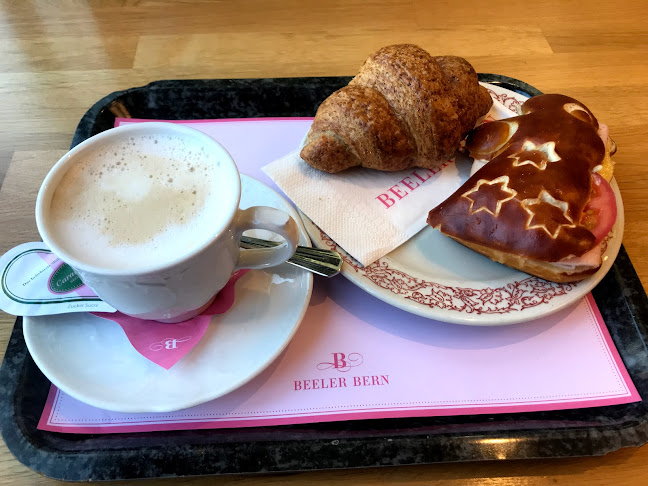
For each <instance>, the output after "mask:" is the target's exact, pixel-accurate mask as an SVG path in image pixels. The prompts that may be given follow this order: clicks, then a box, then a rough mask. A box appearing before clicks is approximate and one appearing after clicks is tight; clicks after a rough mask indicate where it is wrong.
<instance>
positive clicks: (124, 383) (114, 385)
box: [23, 175, 313, 413]
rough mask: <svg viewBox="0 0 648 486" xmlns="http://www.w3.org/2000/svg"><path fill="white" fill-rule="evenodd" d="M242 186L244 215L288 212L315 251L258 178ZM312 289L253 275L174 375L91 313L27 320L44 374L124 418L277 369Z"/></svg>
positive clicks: (202, 397)
mask: <svg viewBox="0 0 648 486" xmlns="http://www.w3.org/2000/svg"><path fill="white" fill-rule="evenodd" d="M241 182H242V188H243V190H242V196H241V207H242V208H247V207H250V206H257V205H263V206H271V207H275V208H278V209H281V210H283V211H286V212H287V213H289V214H290V215H291V216H292V217H293V218H294V219H295V221H297V222H298V224H299V225H300V230H301V239H300V244H301V245H303V246H310V242H309V240H308V236H307V234H306V231H305V229H304V227H303V225H302V224H301V221H300V219H299V216H298V215H297V213H296V212H295V210H294V208H293V207H292V206H291V205H290V203H288V201H286V200H285V199H284V198H283V197H281V196H280V195H279V194H277V193H276V192H275V191H273V190H272V189H270V188H268V187H267V186H265V185H264V184H262V183H261V182H259V181H257V180H256V179H253V178H251V177H248V176H245V175H242V176H241ZM255 233H256V234H254V233H252V232H250V234H251V236H258V237H266V238H267V236H268V235H267V234H262V232H255ZM312 288H313V275H312V274H311V273H309V272H306V271H304V270H300V269H298V268H295V267H293V266H292V265H289V264H283V265H280V266H278V267H275V268H273V269H268V270H252V271H250V272H248V273H247V274H246V275H245V276H243V277H242V278H241V279H240V280H239V281H238V282H237V284H236V300H235V302H234V305H233V306H232V308H231V309H230V310H229V311H228V312H227V313H226V314H223V315H221V316H215V317H214V319H213V321H212V324H211V325H210V326H209V328H208V329H207V331H206V332H205V335H204V336H203V338H202V340H201V341H200V342H199V343H198V344H197V345H196V347H195V348H194V349H192V350H191V351H190V352H189V353H187V355H186V356H184V357H183V358H182V359H181V360H180V361H179V362H178V363H177V364H176V365H175V366H173V367H172V368H171V369H169V370H165V369H163V368H162V367H160V366H158V365H156V364H154V363H152V362H150V361H149V360H147V359H146V358H144V357H143V356H142V355H140V354H139V353H138V352H137V351H135V349H134V348H133V347H132V346H131V344H130V343H129V342H128V339H127V338H126V335H125V334H124V332H123V331H122V329H121V327H120V326H119V325H117V324H116V323H113V322H111V321H107V320H105V319H100V318H98V317H94V316H92V315H90V314H85V313H80V314H62V315H58V316H42V317H25V318H24V320H23V333H24V335H25V341H26V343H27V348H28V349H29V352H30V353H31V355H32V357H33V359H34V361H35V362H36V364H37V365H38V367H39V368H40V369H41V371H42V372H43V374H44V375H45V376H46V377H47V378H48V379H49V380H50V381H51V382H52V383H54V384H55V385H56V386H57V387H58V388H60V389H61V390H63V391H64V392H65V393H67V394H69V395H71V396H72V397H74V398H76V399H78V400H80V401H82V402H85V403H87V404H90V405H93V406H95V407H99V408H103V409H106V410H111V411H116V412H128V413H139V412H169V411H174V410H179V409H183V408H188V407H192V406H194V405H198V404H200V403H204V402H207V401H209V400H213V399H215V398H218V397H220V396H222V395H224V394H226V393H228V392H230V391H232V390H234V389H236V388H238V387H240V386H241V385H243V384H244V383H246V382H248V381H249V380H251V379H252V378H254V377H255V376H256V375H258V374H259V373H260V372H261V371H263V370H264V369H265V368H266V367H267V366H268V365H270V364H271V363H272V362H273V361H274V360H275V359H276V358H277V356H278V355H279V354H280V353H281V352H282V351H283V349H284V348H285V347H286V345H287V344H288V342H289V341H290V340H291V338H292V337H293V335H294V334H295V332H296V331H297V328H298V327H299V324H300V323H301V320H302V318H303V316H304V314H305V312H306V309H307V308H308V303H309V301H310V296H311V291H312ZM161 325H173V324H161Z"/></svg>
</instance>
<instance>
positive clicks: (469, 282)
mask: <svg viewBox="0 0 648 486" xmlns="http://www.w3.org/2000/svg"><path fill="white" fill-rule="evenodd" d="M487 88H488V89H489V91H491V94H492V95H493V96H494V97H495V98H497V99H498V100H499V101H500V102H501V103H503V104H504V105H505V106H506V107H507V108H509V109H511V110H512V111H516V110H517V107H519V106H520V105H521V104H522V103H523V102H524V101H525V100H526V99H527V98H526V97H525V96H523V95H521V94H519V93H516V92H513V91H510V90H507V89H504V88H502V87H499V86H490V85H487ZM462 183H463V181H460V182H458V186H459V185H461V184H462ZM611 185H612V189H613V190H614V194H615V196H616V201H617V221H616V223H615V225H614V228H613V230H612V237H611V238H610V239H609V240H608V241H607V249H606V250H605V252H604V262H603V265H602V266H601V268H600V270H599V271H598V272H597V273H596V274H594V275H593V276H591V277H589V278H587V279H585V280H583V281H581V282H578V283H575V284H557V283H553V282H547V281H546V280H543V279H540V278H538V277H532V276H530V275H527V274H525V273H522V272H519V271H517V270H514V269H512V268H509V267H506V266H504V265H500V264H499V263H496V262H494V261H492V260H490V259H488V258H486V257H485V256H482V255H480V254H479V253H476V252H474V251H472V250H469V249H468V248H466V247H464V246H462V245H460V244H459V243H457V242H455V241H454V240H452V239H451V238H448V237H446V236H444V235H442V234H441V233H439V232H438V231H436V230H434V229H432V228H430V227H426V228H424V229H423V230H421V231H420V232H419V233H418V234H417V235H416V236H414V237H413V238H411V239H410V240H409V241H407V242H406V243H404V244H403V245H401V246H400V247H398V248H396V249H395V250H394V251H392V252H391V253H389V254H388V255H386V256H384V257H382V258H380V259H379V260H377V261H376V262H374V263H372V264H371V265H368V266H366V267H362V266H361V265H360V264H359V263H358V262H357V261H355V260H354V259H353V258H352V257H351V256H349V255H348V254H347V253H346V252H345V251H344V249H342V248H340V247H338V246H337V244H336V243H335V242H334V241H332V240H331V239H330V238H329V237H328V236H327V235H326V234H325V233H323V232H322V231H321V230H320V229H319V228H318V227H317V226H316V225H315V224H313V222H312V221H311V220H310V219H309V218H308V217H307V216H306V215H304V214H303V213H300V214H301V217H302V220H303V221H304V224H305V226H306V230H307V231H308V234H309V235H310V237H311V240H312V241H313V244H314V245H315V246H317V247H319V248H327V249H332V250H337V251H338V252H340V254H341V255H342V257H343V259H344V265H343V267H342V272H341V273H342V275H344V276H345V277H346V278H348V279H349V280H350V281H351V282H353V283H354V284H355V285H357V286H358V287H360V288H362V289H363V290H365V291H367V292H368V293H370V294H371V295H373V296H375V297H377V298H378V299H380V300H383V301H385V302H387V303H388V304H391V305H393V306H395V307H398V308H400V309H403V310H405V311H407V312H411V313H412V314H417V315H420V316H423V317H427V318H430V319H435V320H438V321H444V322H452V323H457V324H467V325H475V326H499V325H506V324H517V323H519V322H524V321H529V320H533V319H538V318H541V317H545V316H547V315H549V314H553V313H554V312H557V311H559V310H561V309H564V308H565V307H568V306H570V305H572V304H574V303H576V302H578V301H579V300H580V299H581V298H583V297H584V296H585V295H587V294H588V293H589V292H590V291H591V290H592V289H593V288H594V287H595V286H596V284H598V283H599V282H600V281H601V279H602V278H603V277H604V276H605V274H606V273H607V272H608V271H609V270H610V268H611V267H612V264H613V263H614V260H615V258H616V256H617V254H618V253H619V249H620V248H621V240H622V238H623V225H624V215H623V202H622V200H621V195H620V194H619V187H618V186H617V184H616V181H615V180H614V179H613V180H612V184H611Z"/></svg>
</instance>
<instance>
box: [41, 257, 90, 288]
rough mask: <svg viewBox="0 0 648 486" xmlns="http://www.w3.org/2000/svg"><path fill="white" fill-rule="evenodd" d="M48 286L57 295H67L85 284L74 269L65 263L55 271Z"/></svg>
mask: <svg viewBox="0 0 648 486" xmlns="http://www.w3.org/2000/svg"><path fill="white" fill-rule="evenodd" d="M47 285H48V287H49V289H50V291H51V292H53V293H55V294H67V293H68V292H72V291H73V290H76V289H78V288H80V287H82V286H83V282H82V281H81V279H80V278H79V276H78V275H77V274H76V272H75V271H74V270H73V269H72V267H71V266H70V265H68V264H67V263H64V264H63V265H61V266H60V267H58V268H57V269H56V270H55V271H54V273H53V274H52V276H51V277H50V279H49V282H48V283H47Z"/></svg>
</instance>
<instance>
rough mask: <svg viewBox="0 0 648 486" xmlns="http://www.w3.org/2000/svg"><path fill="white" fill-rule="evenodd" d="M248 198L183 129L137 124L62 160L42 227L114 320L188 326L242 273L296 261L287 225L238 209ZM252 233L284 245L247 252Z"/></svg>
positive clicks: (41, 204)
mask: <svg viewBox="0 0 648 486" xmlns="http://www.w3.org/2000/svg"><path fill="white" fill-rule="evenodd" d="M147 151H148V152H147ZM194 151H195V152H194ZM147 154H148V155H147ZM173 161H175V162H173ZM128 163H130V165H128ZM99 164H103V165H99ZM120 164H123V165H120ZM192 164H193V165H192ZM158 167H160V169H158ZM162 167H164V168H165V169H162ZM167 169H168V170H167ZM124 170H126V172H124ZM122 172H124V174H128V177H125V176H124V174H122ZM192 188H193V190H191V189H192ZM57 190H58V192H57ZM185 191H190V192H191V193H193V194H190V193H188V192H185ZM188 195H189V196H191V197H194V199H187V197H188ZM240 197H241V180H240V176H239V172H238V169H237V167H236V164H235V163H234V160H233V159H232V157H231V156H230V155H229V154H228V153H227V151H226V150H225V149H224V148H223V147H222V146H221V145H220V144H219V143H218V142H216V141H215V140H213V139H212V138H210V137H208V136H207V135H205V134H203V133H201V132H199V131H197V130H194V129H191V128H187V127H184V126H181V125H178V124H172V123H160V122H150V123H138V124H131V125H125V126H122V127H118V128H113V129H111V130H107V131H105V132H102V133H100V134H98V135H95V136H94V137H91V138H89V139H87V140H85V141H84V142H82V143H80V144H79V145H77V146H76V147H74V148H73V149H71V150H70V151H69V152H68V153H67V154H65V155H64V156H63V157H62V158H61V159H60V160H59V161H58V162H57V163H56V164H55V165H54V166H53V167H52V169H51V170H50V172H49V173H48V174H47V176H46V177H45V180H44V181H43V184H42V186H41V188H40V191H39V193H38V197H37V200H36V223H37V226H38V231H39V233H40V235H41V237H42V239H43V241H44V242H45V243H46V244H47V245H48V246H49V248H50V249H51V250H52V252H53V253H54V254H56V255H57V256H58V257H59V258H61V260H63V261H65V262H66V263H67V264H69V265H70V266H71V267H72V268H73V269H74V270H75V271H76V272H77V273H78V275H79V276H80V277H81V279H82V280H83V282H84V283H85V284H86V285H88V286H89V287H90V288H91V289H93V290H94V292H96V294H97V295H98V296H99V297H100V298H101V299H102V300H104V301H105V302H107V303H108V304H110V305H111V306H113V307H114V308H115V309H117V310H118V311H121V312H123V313H125V314H128V315H131V316H134V317H139V318H143V319H151V320H156V321H161V322H180V321H183V320H186V319H190V318H191V317H194V316H196V315H198V314H199V313H201V312H202V311H203V310H204V309H205V308H207V306H208V305H209V304H210V303H211V301H212V300H213V297H214V296H215V295H216V294H217V293H218V291H219V290H221V289H222V288H223V287H224V286H225V284H226V283H227V281H228V280H229V278H230V276H231V274H232V273H233V272H234V271H236V270H237V269H243V268H263V267H270V266H275V265H278V264H280V263H282V262H284V261H286V260H287V259H288V258H290V257H291V256H292V254H293V253H294V251H295V248H296V246H297V243H298V241H299V231H298V227H297V224H296V223H295V221H294V220H293V219H292V218H291V217H290V216H289V215H288V214H286V213H284V212H283V211H280V210H278V209H274V208H269V207H261V206H258V207H251V208H248V209H245V210H241V209H239V202H240ZM102 198H103V202H102V201H101V199H102ZM105 201H108V202H107V203H106V202H105ZM189 202H191V206H190V205H189ZM196 203H197V204H196ZM192 206H193V207H192ZM196 206H197V208H196ZM151 208H153V209H151ZM174 218H175V219H174ZM88 221H90V222H88ZM104 221H105V224H104ZM131 221H132V223H131ZM187 221H189V222H190V223H191V224H189V223H187ZM158 226H159V228H161V229H160V230H159V231H158V229H159V228H158ZM255 228H259V229H265V230H269V231H272V232H274V233H277V234H279V235H281V236H282V237H283V238H284V239H285V240H286V241H285V242H284V243H283V244H282V245H279V246H277V247H274V248H269V249H254V250H243V249H240V248H239V242H240V237H241V235H242V233H243V232H244V231H246V230H249V229H255ZM68 230H69V231H68ZM75 232H76V233H75ZM70 235H72V236H70ZM140 240H141V241H140Z"/></svg>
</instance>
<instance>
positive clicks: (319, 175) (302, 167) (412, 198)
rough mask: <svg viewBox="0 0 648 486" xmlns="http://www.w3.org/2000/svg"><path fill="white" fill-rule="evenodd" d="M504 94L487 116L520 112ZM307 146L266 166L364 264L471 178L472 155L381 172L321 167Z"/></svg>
mask: <svg viewBox="0 0 648 486" xmlns="http://www.w3.org/2000/svg"><path fill="white" fill-rule="evenodd" d="M514 115H515V113H514V112H512V111H510V110H509V109H508V108H506V107H505V106H504V105H502V104H501V103H500V102H499V101H498V100H496V99H494V100H493V107H492V108H491V110H490V112H489V113H488V114H487V115H486V116H485V117H484V121H489V120H499V119H502V118H508V117H510V116H514ZM300 150H301V148H299V149H297V150H295V151H293V152H291V153H290V154H288V155H286V156H284V157H282V158H281V159H279V160H276V161H274V162H272V163H270V164H268V165H266V166H265V167H263V170H264V172H265V173H266V174H268V176H269V177H270V178H271V179H272V180H273V181H274V182H275V183H276V184H277V185H278V186H279V187H280V188H281V190H282V191H283V192H284V193H286V195H287V196H288V197H289V198H290V199H292V201H293V202H294V203H295V204H296V205H297V207H298V208H299V209H300V210H301V211H302V212H303V213H304V214H305V215H306V216H308V217H309V218H310V219H311V220H312V221H313V223H315V224H316V225H317V226H318V227H319V228H320V229H321V230H322V231H324V233H326V234H327V235H328V236H329V237H330V238H332V239H333V240H334V241H335V242H336V243H337V244H338V245H339V246H341V247H342V248H344V250H345V251H346V252H347V253H349V254H350V255H351V256H352V257H354V258H355V259H356V260H357V261H358V262H360V263H361V264H362V265H369V264H371V263H373V262H374V261H376V260H377V259H379V258H381V257H383V256H385V255H386V254H387V253H389V252H391V251H392V250H394V249H395V248H397V247H398V246H400V245H401V244H403V243H405V242H406V241H407V240H409V239H410V238H411V237H412V236H414V235H415V234H416V233H418V232H419V231H420V230H421V229H423V228H424V227H425V226H426V225H427V223H426V219H427V214H428V212H429V211H430V210H431V209H432V208H433V207H435V206H437V205H438V204H439V203H441V202H443V201H444V200H445V199H446V198H447V197H448V196H450V195H451V194H452V193H453V192H454V191H455V190H456V189H457V188H459V186H460V185H461V184H462V183H463V182H464V181H465V180H466V179H467V178H468V176H469V174H470V166H471V161H470V160H469V158H468V157H466V156H463V157H460V156H458V157H456V158H455V159H451V160H448V161H446V162H445V163H443V164H442V166H441V167H440V168H439V169H436V170H430V169H421V168H412V169H408V170H404V171H399V172H380V171H376V170H372V169H365V168H360V167H356V168H353V169H349V170H347V171H344V172H341V173H338V174H328V173H326V172H322V171H320V170H317V169H315V168H313V167H311V166H310V165H308V164H307V163H306V162H304V161H303V160H302V159H301V157H300V156H299V152H300Z"/></svg>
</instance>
